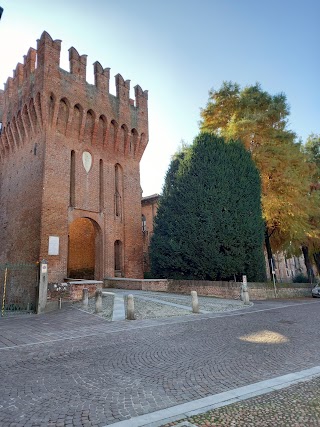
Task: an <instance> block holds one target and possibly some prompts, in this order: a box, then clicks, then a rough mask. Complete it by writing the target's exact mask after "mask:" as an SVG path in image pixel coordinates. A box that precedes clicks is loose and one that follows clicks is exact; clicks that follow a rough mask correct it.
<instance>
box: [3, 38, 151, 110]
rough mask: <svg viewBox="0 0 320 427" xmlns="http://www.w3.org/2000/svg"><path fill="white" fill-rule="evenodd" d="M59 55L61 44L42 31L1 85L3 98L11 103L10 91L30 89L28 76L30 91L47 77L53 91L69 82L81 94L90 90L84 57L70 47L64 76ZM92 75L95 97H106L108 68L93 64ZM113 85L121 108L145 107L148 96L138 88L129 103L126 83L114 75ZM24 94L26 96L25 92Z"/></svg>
mask: <svg viewBox="0 0 320 427" xmlns="http://www.w3.org/2000/svg"><path fill="white" fill-rule="evenodd" d="M60 52H61V40H53V39H52V37H51V36H50V34H48V33H47V32H46V31H44V32H43V33H42V35H41V37H40V39H39V40H37V49H33V48H30V49H29V51H28V53H27V55H25V56H24V62H23V64H21V63H18V64H17V66H16V68H15V70H14V71H13V77H9V78H8V80H7V82H6V83H5V86H4V90H5V98H8V96H7V95H9V97H10V98H11V99H12V96H13V94H14V91H18V89H19V88H21V87H22V86H28V88H29V89H30V80H31V77H32V76H33V79H32V87H33V86H36V85H37V84H38V83H39V82H40V83H41V82H43V80H44V79H45V78H48V76H50V78H51V79H55V87H59V83H60V85H64V87H65V84H66V83H68V80H69V83H70V84H75V83H78V84H82V85H83V90H84V91H85V90H87V89H88V88H91V87H92V85H91V84H89V83H87V81H86V71H87V55H80V54H79V52H78V51H77V49H75V48H74V47H71V48H70V49H69V72H66V71H65V70H62V69H61V68H60ZM93 71H94V85H93V86H94V87H95V88H96V89H97V94H98V95H99V94H100V95H101V96H107V95H108V94H109V87H110V68H103V67H102V65H101V64H100V62H98V61H96V62H94V64H93ZM68 77H69V79H68ZM59 81H60V82H59ZM115 85H116V97H117V98H118V99H119V102H120V103H121V104H122V105H125V104H127V105H128V106H130V105H131V106H132V105H133V106H135V107H137V108H146V107H147V100H148V95H147V94H148V92H147V91H142V89H141V87H140V86H139V85H137V86H135V88H134V89H135V100H132V99H130V80H124V78H123V77H122V75H121V74H119V73H118V74H117V75H116V76H115ZM6 92H8V94H6ZM24 92H25V93H26V92H27V88H26V90H25V91H24ZM20 95H21V94H20Z"/></svg>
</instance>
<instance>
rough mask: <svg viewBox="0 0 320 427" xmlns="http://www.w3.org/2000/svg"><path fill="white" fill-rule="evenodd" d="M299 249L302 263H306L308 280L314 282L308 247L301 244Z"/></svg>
mask: <svg viewBox="0 0 320 427" xmlns="http://www.w3.org/2000/svg"><path fill="white" fill-rule="evenodd" d="M301 249H302V253H303V257H304V263H305V265H306V269H307V273H308V280H309V282H310V283H314V274H313V269H312V265H311V261H310V256H309V248H308V246H305V245H303V246H301Z"/></svg>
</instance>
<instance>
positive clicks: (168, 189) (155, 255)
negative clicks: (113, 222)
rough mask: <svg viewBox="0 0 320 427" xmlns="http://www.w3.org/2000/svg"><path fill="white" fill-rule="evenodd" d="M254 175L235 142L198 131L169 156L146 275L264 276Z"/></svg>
mask: <svg viewBox="0 0 320 427" xmlns="http://www.w3.org/2000/svg"><path fill="white" fill-rule="evenodd" d="M262 247H263V221H262V215H261V206H260V179H259V174H258V171H257V169H256V167H255V166H254V163H253V161H252V159H251V155H250V153H249V152H247V151H246V150H245V149H244V148H243V146H242V144H241V143H240V142H233V141H230V143H229V144H225V142H224V140H223V139H222V138H218V137H215V136H213V135H211V134H208V133H203V134H200V135H199V136H198V137H197V138H196V139H195V141H194V143H193V145H191V146H190V147H189V148H186V149H184V150H183V151H182V152H180V153H178V154H177V156H175V157H174V158H173V159H172V162H171V164H170V167H169V170H168V172H167V175H166V179H165V185H164V191H163V195H162V197H161V199H160V203H159V208H158V212H157V216H156V219H155V228H154V235H153V238H152V241H151V251H150V252H151V263H152V273H153V274H154V276H155V277H168V278H173V279H200V280H222V279H225V280H228V279H232V280H233V278H234V275H236V276H237V277H238V278H239V277H241V275H242V274H246V275H247V276H248V279H249V280H251V281H263V280H264V279H265V262H264V256H263V250H262Z"/></svg>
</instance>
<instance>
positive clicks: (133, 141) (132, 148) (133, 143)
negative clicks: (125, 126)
mask: <svg viewBox="0 0 320 427" xmlns="http://www.w3.org/2000/svg"><path fill="white" fill-rule="evenodd" d="M138 137H139V135H138V131H137V129H135V128H133V129H131V135H130V143H129V153H133V154H135V153H136V149H137V144H138Z"/></svg>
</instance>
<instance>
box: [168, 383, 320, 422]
mask: <svg viewBox="0 0 320 427" xmlns="http://www.w3.org/2000/svg"><path fill="white" fill-rule="evenodd" d="M319 396H320V378H319V377H318V378H314V379H312V380H309V381H305V382H301V383H299V384H298V385H293V386H290V387H288V388H286V389H282V390H279V391H273V392H271V393H268V394H265V395H262V396H257V397H254V398H251V399H248V400H243V401H241V402H239V403H234V404H231V405H227V406H223V407H220V408H217V409H213V410H211V411H207V412H205V413H203V414H199V415H194V416H192V417H188V418H184V419H183V420H180V421H176V422H170V423H167V424H163V425H162V427H171V426H176V427H208V426H210V427H218V426H219V427H284V426H287V427H316V426H317V427H318V426H320V399H319Z"/></svg>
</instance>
